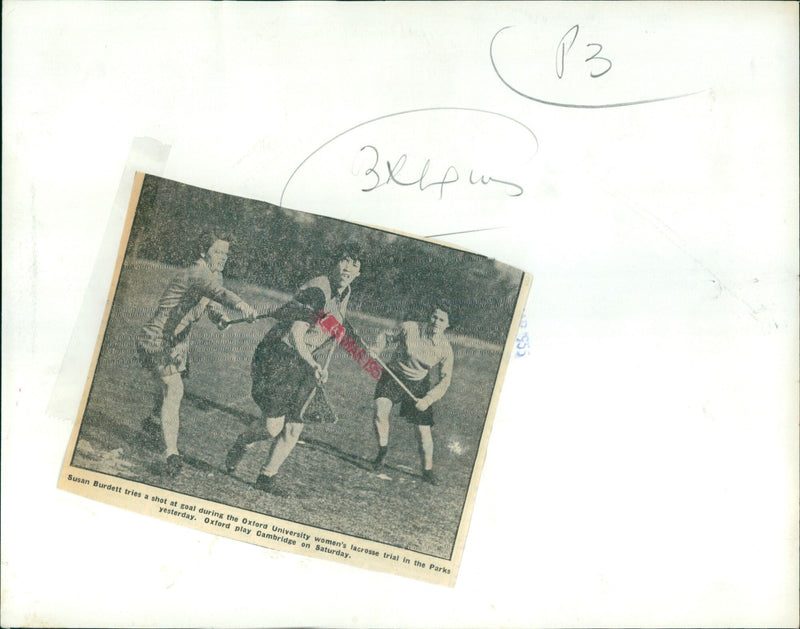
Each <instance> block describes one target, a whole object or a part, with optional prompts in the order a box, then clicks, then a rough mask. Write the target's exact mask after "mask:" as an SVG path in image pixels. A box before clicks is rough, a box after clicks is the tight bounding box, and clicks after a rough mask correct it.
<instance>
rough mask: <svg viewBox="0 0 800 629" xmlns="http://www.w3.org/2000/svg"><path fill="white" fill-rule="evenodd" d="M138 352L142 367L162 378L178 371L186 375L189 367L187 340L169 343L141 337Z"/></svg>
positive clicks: (138, 342) (137, 343)
mask: <svg viewBox="0 0 800 629" xmlns="http://www.w3.org/2000/svg"><path fill="white" fill-rule="evenodd" d="M136 352H137V354H138V355H139V362H140V363H141V365H142V367H144V368H145V369H149V370H151V371H154V372H155V373H156V374H157V375H158V376H160V377H162V378H166V377H167V376H171V375H174V374H176V373H179V374H183V375H186V372H187V370H188V368H189V346H188V344H187V343H185V342H181V343H177V344H176V345H169V344H167V343H164V342H163V341H162V340H160V339H158V340H153V339H150V338H140V339H139V340H138V341H137V342H136Z"/></svg>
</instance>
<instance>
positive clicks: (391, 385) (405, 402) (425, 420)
mask: <svg viewBox="0 0 800 629" xmlns="http://www.w3.org/2000/svg"><path fill="white" fill-rule="evenodd" d="M389 369H391V370H392V372H393V373H394V374H395V375H397V377H398V378H400V380H401V381H402V382H403V384H404V385H406V387H408V390H409V391H411V392H412V393H413V394H414V395H415V396H416V397H417V398H423V397H425V395H426V394H427V393H428V391H429V390H430V377H429V376H425V377H424V378H423V379H422V380H406V379H405V378H404V377H403V376H402V372H400V368H399V367H398V366H397V365H389ZM381 397H382V398H388V399H389V400H391V401H392V402H393V403H395V404H400V415H401V416H402V417H405V418H406V419H408V421H410V422H411V423H412V424H416V425H417V426H433V405H431V406H429V407H428V408H427V409H425V410H424V411H418V410H417V407H416V406H415V404H416V402H414V400H412V399H411V397H410V396H409V395H408V393H406V392H405V391H403V389H402V387H401V386H400V385H399V384H397V381H396V380H395V379H394V378H392V377H391V376H390V375H389V372H387V371H386V370H385V369H384V370H383V374H381V378H380V380H378V384H377V385H375V395H374V396H373V398H374V399H376V400H377V399H378V398H381Z"/></svg>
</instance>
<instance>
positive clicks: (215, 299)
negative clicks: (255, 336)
mask: <svg viewBox="0 0 800 629" xmlns="http://www.w3.org/2000/svg"><path fill="white" fill-rule="evenodd" d="M228 248H229V238H228V236H227V235H224V234H218V233H215V232H214V231H211V230H207V231H204V232H203V233H202V234H201V235H200V237H199V239H198V243H197V249H198V252H199V254H200V258H199V259H198V260H197V261H196V262H195V263H194V264H193V265H192V266H191V267H189V268H188V269H186V270H184V271H181V272H180V273H178V275H176V276H175V277H174V278H173V279H172V281H171V282H170V283H169V286H167V289H166V290H165V291H164V294H163V295H162V296H161V299H160V300H159V302H158V308H157V309H156V313H155V315H153V318H152V319H151V320H150V322H149V323H147V324H146V325H145V326H144V327H143V328H142V330H141V332H140V333H139V336H138V338H137V343H136V345H137V350H138V353H139V357H140V360H141V362H142V365H143V366H144V367H146V368H147V369H148V370H150V372H151V373H152V374H153V375H154V376H155V378H156V379H157V380H158V383H159V385H160V388H161V395H160V396H159V397H158V399H157V401H156V408H155V410H154V412H153V414H152V415H151V416H150V417H148V418H146V419H145V420H144V423H143V425H142V429H143V431H144V433H145V435H146V436H147V437H148V438H149V439H150V440H155V441H158V442H160V441H162V440H163V442H164V445H165V446H166V457H167V473H168V474H169V475H170V476H174V475H175V474H177V473H178V472H179V471H180V469H181V467H182V466H183V461H182V459H181V455H180V453H179V452H178V428H179V425H180V405H181V400H182V399H183V374H185V373H186V372H187V369H188V357H189V348H188V343H187V341H188V337H189V333H190V332H191V329H192V324H193V323H194V322H195V321H197V320H198V319H200V317H201V316H202V315H203V314H204V313H206V314H207V315H208V318H209V319H211V321H212V322H213V323H215V324H216V325H217V327H218V328H219V329H220V330H223V329H225V327H226V325H227V321H228V319H227V317H226V316H225V314H224V312H223V309H222V306H221V305H220V304H224V305H225V306H228V307H230V308H235V309H237V310H239V311H240V312H241V313H242V314H243V315H244V316H245V317H246V318H248V319H250V320H251V321H252V320H255V317H256V312H255V310H253V308H251V307H250V305H249V304H247V302H245V301H244V300H243V299H242V298H241V297H239V296H238V295H237V294H235V293H233V292H231V291H229V290H227V289H226V288H224V287H223V286H222V269H224V268H225V263H226V262H227V260H228Z"/></svg>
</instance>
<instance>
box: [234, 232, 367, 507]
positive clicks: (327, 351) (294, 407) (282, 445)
mask: <svg viewBox="0 0 800 629" xmlns="http://www.w3.org/2000/svg"><path fill="white" fill-rule="evenodd" d="M360 273H361V247H360V245H358V244H357V243H352V244H349V245H347V246H345V247H344V248H343V249H342V250H341V251H340V254H339V255H338V257H337V262H336V264H335V265H334V268H333V270H332V272H331V273H330V274H328V275H321V276H319V277H315V278H313V279H311V280H309V281H308V282H306V283H305V284H303V285H302V286H301V287H300V289H299V291H298V292H297V294H296V295H295V297H294V299H293V300H292V301H291V302H290V303H289V304H286V306H285V307H282V308H281V309H279V310H278V311H277V312H276V313H275V315H274V316H275V318H276V319H278V321H279V323H277V324H275V325H274V326H273V327H272V329H271V330H270V331H269V332H268V333H267V334H266V336H265V337H264V339H263V340H262V341H261V343H259V345H258V347H257V348H256V351H255V353H254V355H253V363H252V370H251V374H252V378H253V384H252V396H253V400H254V401H255V402H256V404H258V406H259V408H260V409H261V414H262V417H261V419H259V420H256V421H254V422H253V423H252V424H251V425H250V427H249V428H248V429H246V430H245V431H244V432H243V433H242V434H240V435H239V437H238V438H237V440H236V442H235V443H234V444H233V446H232V447H231V448H230V450H229V451H228V455H227V457H226V460H225V467H226V469H227V470H228V473H233V472H235V471H236V466H237V465H238V464H239V462H240V461H241V460H242V457H243V456H244V453H245V449H246V448H247V446H248V445H249V444H251V443H254V442H256V441H263V440H266V439H268V438H270V437H272V438H274V440H273V442H272V446H271V448H270V452H269V457H268V459H267V462H266V463H265V464H264V466H263V467H262V468H261V472H260V474H259V476H258V478H257V479H256V483H255V487H256V488H257V489H260V490H262V491H265V492H268V493H272V494H275V495H285V491H283V490H281V489H280V488H278V487H276V484H275V475H276V474H277V473H278V470H279V468H280V466H281V464H282V463H283V462H284V461H285V460H286V458H287V457H288V456H289V454H290V453H291V451H292V449H293V448H294V446H295V445H296V444H297V440H298V438H299V437H300V433H301V432H302V430H303V426H304V424H305V422H306V421H313V419H311V418H309V417H306V416H305V414H304V413H305V410H306V408H307V406H308V401H309V400H310V399H311V397H312V396H313V395H314V394H315V393H316V391H317V387H318V385H320V384H324V383H325V382H326V381H327V380H328V368H327V363H328V361H329V360H330V356H331V354H332V352H333V349H334V346H335V341H334V339H333V338H332V337H331V335H330V333H329V332H328V331H326V330H325V329H323V328H322V327H321V326H320V325H319V321H320V318H321V317H322V316H324V315H328V314H332V315H333V316H334V317H336V319H337V320H338V321H343V320H344V317H345V314H346V312H347V304H348V302H349V301H350V284H351V283H352V282H353V280H355V279H356V278H357V277H358V276H359V275H360ZM318 421H319V420H318Z"/></svg>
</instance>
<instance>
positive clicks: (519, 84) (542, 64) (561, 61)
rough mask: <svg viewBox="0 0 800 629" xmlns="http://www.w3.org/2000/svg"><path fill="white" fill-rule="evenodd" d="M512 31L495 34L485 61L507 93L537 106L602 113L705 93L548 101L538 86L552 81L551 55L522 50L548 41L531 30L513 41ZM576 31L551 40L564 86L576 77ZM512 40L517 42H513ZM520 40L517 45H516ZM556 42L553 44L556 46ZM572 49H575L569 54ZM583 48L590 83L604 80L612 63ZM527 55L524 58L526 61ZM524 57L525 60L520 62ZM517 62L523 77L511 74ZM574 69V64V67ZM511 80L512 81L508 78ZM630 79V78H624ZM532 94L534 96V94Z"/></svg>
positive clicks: (593, 47)
mask: <svg viewBox="0 0 800 629" xmlns="http://www.w3.org/2000/svg"><path fill="white" fill-rule="evenodd" d="M514 28H516V27H515V26H513V25H511V26H504V27H503V28H501V29H500V30H498V31H497V32H496V33H495V34H494V36H493V37H492V39H491V42H490V43H489V61H490V63H491V64H492V69H493V70H494V72H495V74H496V75H497V78H498V79H500V82H501V83H502V84H503V85H505V86H506V87H507V88H508V89H509V90H511V91H512V92H514V93H515V94H517V95H518V96H521V97H522V98H526V99H528V100H532V101H535V102H537V103H541V104H543V105H553V106H555V107H570V108H577V109H604V108H608V107H628V106H631V105H645V104H648V103H658V102H662V101H668V100H674V99H676V98H684V97H686V96H694V95H696V94H702V93H703V92H705V91H707V89H703V90H697V91H693V92H686V93H684V94H675V95H670V96H660V97H657V98H644V99H637V100H624V101H618V102H607V103H600V104H588V103H577V102H564V101H559V100H555V99H552V98H545V97H544V96H545V94H542V93H541V91H540V90H545V89H548V88H547V87H542V85H543V84H544V85H546V84H547V79H548V78H550V77H552V74H550V72H551V70H550V68H552V66H551V65H550V64H551V63H552V57H551V56H550V55H551V54H552V52H548V53H547V54H546V55H545V56H544V57H543V56H541V55H534V56H532V57H531V56H530V52H529V51H527V50H526V48H525V45H524V44H526V43H527V42H528V41H529V40H530V39H537V40H540V39H541V38H542V37H549V35H548V34H546V33H540V32H538V31H534V30H532V29H530V28H529V29H528V30H527V31H524V32H525V36H524V37H523V36H522V32H523V29H520V30H519V31H516V37H514V36H509V33H510V32H512V30H511V29H514ZM595 30H596V29H595ZM579 31H580V27H579V26H578V25H577V24H575V25H574V26H572V27H570V28H569V29H568V30H567V31H566V32H565V33H564V34H563V35H561V37H560V39H558V36H559V35H558V34H556V35H555V36H553V39H552V41H553V43H554V44H556V59H555V61H556V78H557V79H558V83H560V84H565V83H568V82H567V81H561V79H563V78H564V77H567V76H578V73H577V72H572V71H571V70H569V68H570V67H571V66H572V63H573V61H572V60H573V58H576V57H575V56H576V55H577V53H578V50H579V48H580V46H578V47H577V48H575V44H576V40H577V39H578V34H579ZM514 39H516V40H517V41H516V42H514ZM503 40H506V41H505V44H506V45H504V46H500V45H499V44H498V42H499V41H503ZM520 40H521V41H520ZM556 42H557V43H556ZM515 43H516V49H515V50H516V54H512V53H509V49H513V46H514V44H515ZM573 48H575V49H574V50H573ZM586 48H588V49H589V50H588V51H585V52H586V54H587V55H588V56H586V57H583V60H582V63H583V64H586V70H587V71H588V73H589V76H590V77H591V78H593V79H599V78H600V77H603V76H605V75H606V74H608V72H609V71H610V70H611V68H612V66H613V63H612V61H611V59H609V58H607V57H605V56H602V55H601V53H603V45H602V44H599V43H596V42H589V43H587V44H586ZM547 49H548V50H549V51H552V50H553V49H552V48H550V46H549V45H548V46H547ZM526 55H527V57H526ZM523 57H525V58H523ZM577 59H581V57H577ZM521 62H525V65H524V67H526V68H527V69H528V70H529V71H528V72H527V73H524V74H523V75H521V76H520V75H519V74H516V75H515V74H514V71H515V68H519V67H520V66H521ZM575 65H576V67H577V64H575ZM543 68H547V71H546V72H543V71H542V70H543ZM512 76H513V78H511V77H512ZM616 78H617V79H620V78H621V77H620V76H616ZM625 78H631V77H625ZM629 83H630V86H631V87H632V88H634V89H635V88H636V87H637V83H636V82H635V81H634V80H633V79H632V78H631V80H630V82H629ZM624 85H625V86H626V87H625V88H624V89H630V88H628V87H627V85H628V82H626V83H624ZM549 89H551V90H555V91H556V92H557V91H558V90H557V88H555V87H554V86H552V85H551V86H550V87H549ZM534 90H535V91H536V94H534V93H533V92H534ZM593 96H594V95H593V94H587V97H588V98H587V100H591V99H592V98H593Z"/></svg>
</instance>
